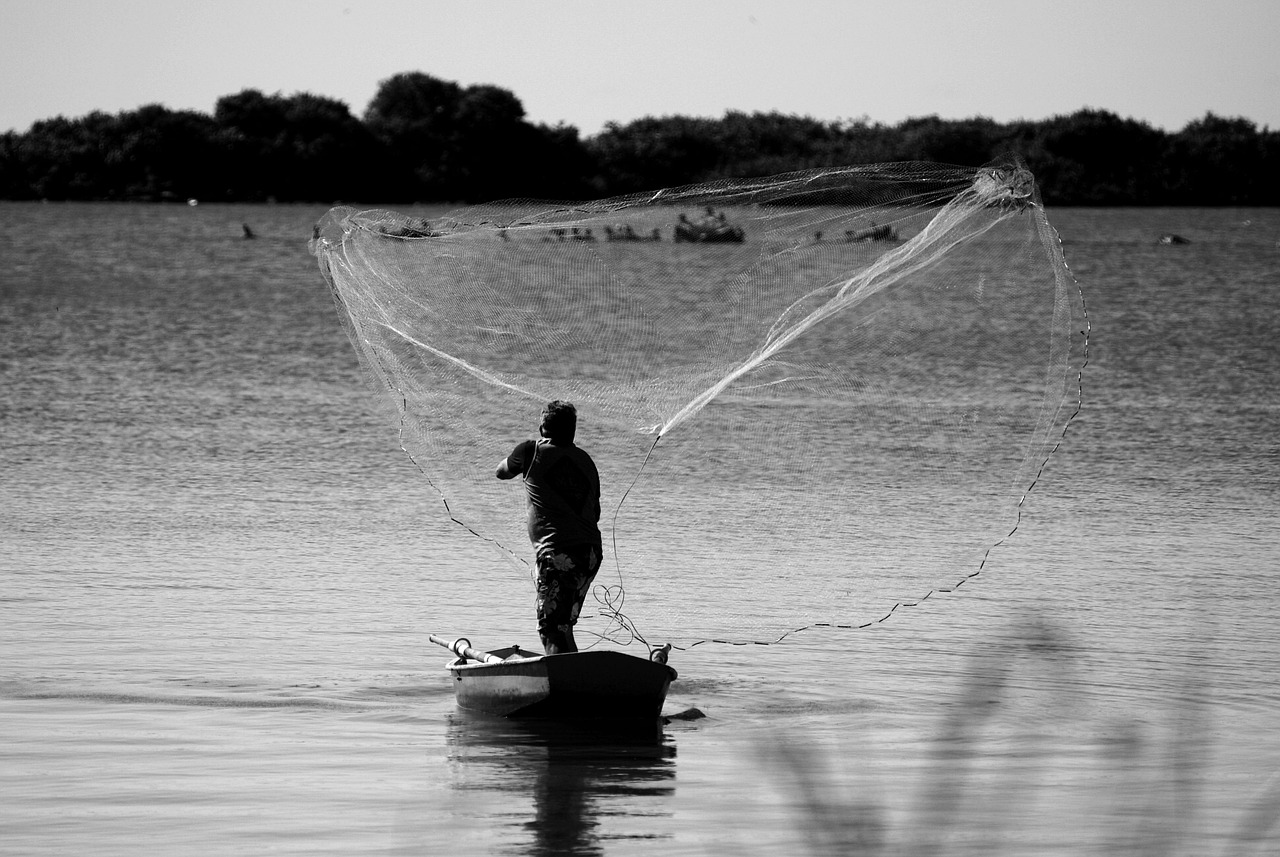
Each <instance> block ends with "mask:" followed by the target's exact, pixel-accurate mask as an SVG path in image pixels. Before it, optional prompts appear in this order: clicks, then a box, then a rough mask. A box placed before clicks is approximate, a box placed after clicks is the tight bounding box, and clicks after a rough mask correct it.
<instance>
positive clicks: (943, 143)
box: [893, 116, 1001, 167]
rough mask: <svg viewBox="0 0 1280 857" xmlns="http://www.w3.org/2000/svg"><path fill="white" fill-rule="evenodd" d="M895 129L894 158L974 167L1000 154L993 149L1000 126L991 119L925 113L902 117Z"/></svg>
mask: <svg viewBox="0 0 1280 857" xmlns="http://www.w3.org/2000/svg"><path fill="white" fill-rule="evenodd" d="M895 130H896V132H897V135H898V138H899V139H898V142H897V152H896V156H895V157H894V158H893V160H902V161H934V162H936V163H940V164H958V165H961V166H974V167H976V166H981V165H982V164H985V163H987V162H989V161H991V160H992V159H993V158H994V157H995V156H996V155H997V154H999V153H998V152H997V151H996V149H997V148H998V141H999V139H1000V132H1001V129H1000V126H999V125H998V124H996V122H995V121H993V120H991V119H986V118H982V117H977V118H973V119H960V120H945V119H940V118H938V117H937V116H924V117H920V118H917V119H907V120H904V121H903V122H901V123H899V124H898V126H897V128H896V129H895Z"/></svg>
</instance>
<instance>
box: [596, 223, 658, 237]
mask: <svg viewBox="0 0 1280 857" xmlns="http://www.w3.org/2000/svg"><path fill="white" fill-rule="evenodd" d="M604 240H606V241H661V240H662V234H661V233H659V232H658V230H657V229H655V230H653V231H652V232H650V233H649V234H648V235H641V234H640V233H639V232H636V230H635V229H634V228H633V227H632V226H631V224H630V223H617V224H614V225H613V226H606V227H605V228H604Z"/></svg>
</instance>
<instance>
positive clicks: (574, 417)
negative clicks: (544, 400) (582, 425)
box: [542, 399, 578, 443]
mask: <svg viewBox="0 0 1280 857" xmlns="http://www.w3.org/2000/svg"><path fill="white" fill-rule="evenodd" d="M542 429H543V434H545V435H546V436H547V437H549V438H551V439H552V440H557V441H564V442H566V443H572V442H573V436H574V434H576V433H577V431H578V409H577V408H575V407H574V406H573V405H571V404H569V403H568V402H563V401H561V400H560V399H556V400H555V401H554V402H549V403H548V404H547V406H546V407H545V408H543V409H542Z"/></svg>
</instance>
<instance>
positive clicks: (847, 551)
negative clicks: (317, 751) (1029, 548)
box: [312, 162, 1088, 647]
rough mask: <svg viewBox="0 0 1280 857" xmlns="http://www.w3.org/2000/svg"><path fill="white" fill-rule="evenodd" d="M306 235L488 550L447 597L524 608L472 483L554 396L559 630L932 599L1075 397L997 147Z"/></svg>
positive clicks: (1044, 449)
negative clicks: (578, 452)
mask: <svg viewBox="0 0 1280 857" xmlns="http://www.w3.org/2000/svg"><path fill="white" fill-rule="evenodd" d="M312 249H313V251H314V253H315V254H316V256H317V258H318V261H319V265H320V269H321V271H322V272H323V274H324V276H325V278H326V280H327V281H328V283H329V284H330V286H331V288H332V292H333V296H334V299H335V302H336V304H337V307H338V310H339V317H340V318H341V319H342V323H343V325H344V327H345V328H346V331H347V334H348V336H349V337H350V339H351V341H352V343H353V344H354V345H355V349H356V351H357V353H358V355H359V357H360V359H361V362H362V364H363V365H364V367H365V369H366V370H367V371H368V374H369V376H370V378H371V379H372V380H373V382H374V383H375V385H376V386H377V387H378V388H379V389H380V390H382V391H383V392H385V394H386V395H385V396H384V397H383V398H384V399H385V400H386V401H387V402H388V403H390V404H392V405H393V406H394V408H395V410H396V419H397V420H398V423H399V426H400V436H401V443H402V446H403V447H404V449H405V451H406V452H407V453H408V454H409V456H410V457H411V458H412V460H413V461H414V463H415V464H416V465H417V466H418V468H419V469H420V470H421V471H422V473H423V474H424V475H425V477H426V479H427V481H428V483H429V484H430V486H431V487H432V488H433V489H434V490H435V491H437V492H438V493H439V496H440V498H441V501H442V505H443V507H444V509H445V514H447V515H448V517H449V518H450V519H451V520H452V521H455V522H456V523H457V524H458V525H459V526H462V527H465V528H466V529H467V530H468V531H469V532H470V533H471V534H474V535H475V536H476V537H477V538H479V539H481V540H483V541H485V542H487V543H489V544H491V545H492V546H493V547H494V548H495V550H494V558H495V561H494V563H493V567H492V568H486V569H475V568H471V569H464V568H459V570H458V579H457V580H449V581H440V582H439V583H440V585H441V586H446V585H455V584H457V583H458V582H459V581H461V580H463V579H465V580H467V581H468V582H469V585H477V584H475V581H476V579H477V577H479V579H480V582H479V584H478V586H479V592H478V597H481V598H485V599H494V600H495V601H501V602H510V601H511V600H512V599H514V598H520V599H523V598H526V597H531V592H530V593H519V594H518V593H516V592H514V591H513V586H512V581H513V579H516V580H518V579H520V578H513V577H512V575H511V574H509V573H506V572H501V568H503V567H504V566H505V567H509V568H513V569H515V570H516V571H517V572H518V574H519V575H521V576H522V577H523V579H524V580H525V581H528V582H529V585H530V586H531V581H532V575H531V573H530V571H531V564H532V548H531V546H530V545H529V543H528V540H527V536H526V535H525V531H524V521H525V516H524V510H523V504H524V502H525V501H524V496H523V492H522V491H517V490H512V486H511V485H510V484H504V483H500V482H499V481H498V480H496V479H495V478H494V470H495V468H496V465H497V463H498V462H499V461H500V460H501V459H502V457H503V456H505V455H506V454H507V453H508V452H510V451H511V449H512V448H513V447H514V446H515V444H516V443H517V442H519V441H521V440H524V439H526V438H528V437H533V436H536V427H537V421H538V414H539V412H540V410H541V408H542V406H543V405H544V404H545V403H546V402H547V401H550V400H552V399H567V400H569V401H572V402H574V404H575V405H576V406H577V408H578V412H579V430H578V444H579V445H580V446H582V447H583V448H584V449H586V450H587V451H588V452H589V453H590V454H591V455H592V457H593V458H594V459H595V461H596V463H597V465H598V467H599V469H600V473H601V482H602V498H601V506H602V509H603V510H604V512H603V514H602V520H601V530H602V534H603V536H604V545H605V553H606V558H605V563H604V564H603V566H602V569H601V572H600V574H599V575H598V576H597V579H596V586H595V589H594V594H595V598H594V599H588V604H587V606H586V607H584V610H583V616H582V618H581V620H580V624H579V626H578V627H579V631H578V636H579V639H583V637H584V636H591V635H594V636H595V638H596V639H609V640H613V641H615V642H619V643H626V642H628V641H630V640H632V639H639V640H642V641H649V640H661V641H668V642H672V643H673V644H675V645H676V646H677V647H688V646H692V645H698V644H700V643H705V642H718V643H729V644H748V643H768V642H774V641H777V640H780V639H782V638H784V637H786V636H787V635H789V634H793V633H795V632H796V631H799V630H803V629H811V628H858V627H868V626H870V625H871V624H874V623H876V622H879V621H883V619H884V618H885V617H887V616H888V615H891V614H892V613H893V611H894V610H896V609H897V608H898V607H899V606H909V605H912V604H917V603H919V602H920V601H921V600H923V599H924V598H927V597H929V596H930V595H932V594H933V593H935V592H947V591H951V590H953V589H955V588H956V587H957V586H959V585H961V584H963V582H964V581H965V580H967V579H970V578H971V577H973V576H975V575H976V574H977V573H979V572H980V571H981V569H982V567H983V566H984V564H985V563H986V561H987V558H988V556H989V554H990V551H991V550H992V548H993V546H996V545H999V544H1000V543H1001V542H1003V541H1004V540H1005V539H1007V538H1008V536H1009V535H1010V534H1011V533H1012V532H1013V531H1014V530H1016V528H1017V524H1018V521H1019V520H1020V516H1021V513H1022V507H1023V503H1024V500H1025V497H1026V494H1027V492H1028V491H1029V490H1030V488H1031V486H1032V485H1033V484H1035V482H1036V480H1037V479H1038V478H1039V476H1040V474H1041V472H1042V470H1043V468H1044V466H1045V463H1046V462H1047V461H1048V459H1049V457H1050V455H1051V454H1052V452H1053V451H1054V450H1055V449H1056V448H1057V446H1058V444H1060V443H1061V441H1062V438H1063V436H1064V433H1065V431H1066V428H1067V425H1068V423H1069V422H1070V419H1071V418H1072V416H1073V415H1074V414H1075V412H1076V411H1077V409H1078V407H1079V402H1080V373H1081V371H1082V370H1083V366H1084V363H1085V360H1086V359H1087V338H1088V323H1087V319H1086V318H1085V315H1084V305H1083V299H1082V297H1081V295H1080V291H1079V288H1078V287H1077V286H1076V284H1075V282H1074V280H1073V279H1072V277H1071V275H1070V272H1069V271H1068V269H1067V267H1066V264H1065V261H1064V259H1063V256H1062V251H1061V244H1060V241H1059V240H1058V236H1057V233H1056V232H1055V231H1054V230H1053V228H1052V227H1051V226H1050V225H1049V222H1048V219H1047V217H1046V216H1045V212H1044V208H1043V206H1042V205H1041V202H1040V199H1039V196H1038V192H1037V190H1036V186H1035V182H1034V179H1033V177H1032V176H1031V174H1030V173H1029V172H1028V171H1027V170H1026V169H1025V167H1024V166H1023V165H1021V164H1020V163H1017V162H1010V163H1002V164H997V165H991V166H987V167H983V168H981V169H974V168H972V167H950V166H941V165H937V164H918V163H905V164H881V165H861V166H852V167H846V168H840V169H824V170H814V171H807V172H800V173H790V174H785V175H781V176H775V177H768V178H757V179H747V180H739V181H722V182H716V183H711V184H706V185H698V186H690V187H681V188H668V189H663V190H659V191H656V192H653V193H647V194H638V195H633V196H627V197H619V198H611V199H605V200H599V201H594V202H584V203H572V204H557V203H547V202H531V201H519V200H517V201H505V202H498V203H492V204H488V205H483V206H476V207H472V208H466V209H462V210H459V211H455V212H452V213H450V214H448V215H445V216H442V217H434V218H421V217H416V216H411V215H407V214H400V213H395V212H390V211H382V210H371V211H359V210H355V209H351V208H345V207H339V208H335V209H333V210H332V211H330V212H329V213H328V214H327V215H326V216H325V217H324V218H323V219H322V220H321V222H320V223H319V224H317V226H316V230H315V235H314V238H313V241H312ZM499 558H501V560H502V562H499V561H498V559H499ZM624 602H625V605H626V611H625V612H624V610H623V607H624Z"/></svg>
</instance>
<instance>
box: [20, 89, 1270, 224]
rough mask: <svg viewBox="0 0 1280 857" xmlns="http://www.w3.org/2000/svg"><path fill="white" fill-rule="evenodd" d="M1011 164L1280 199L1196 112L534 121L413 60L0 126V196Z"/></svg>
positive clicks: (593, 191) (592, 185)
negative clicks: (348, 82)
mask: <svg viewBox="0 0 1280 857" xmlns="http://www.w3.org/2000/svg"><path fill="white" fill-rule="evenodd" d="M1009 154H1017V155H1019V156H1021V157H1022V158H1023V160H1025V161H1026V163H1027V165H1028V166H1029V167H1030V168H1031V170H1032V172H1034V173H1035V175H1036V177H1037V180H1038V181H1039V183H1040V188H1041V193H1042V195H1043V197H1044V199H1045V201H1046V202H1047V203H1050V204H1055V205H1137V206H1142V205H1164V206H1175V205H1206V206H1213V205H1241V206H1275V205H1280V133H1278V132H1275V131H1271V130H1270V129H1268V128H1265V127H1264V128H1262V129H1259V128H1258V127H1257V126H1256V125H1255V124H1254V123H1253V122H1251V121H1249V120H1247V119H1243V118H1231V117H1223V116H1217V115H1215V114H1213V113H1208V114H1206V115H1205V116H1204V117H1203V118H1201V119H1197V120H1195V121H1193V122H1191V123H1189V124H1188V125H1187V126H1186V127H1185V128H1183V129H1182V130H1181V131H1178V132H1176V133H1168V132H1165V131H1162V130H1159V129H1156V128H1153V127H1152V126H1150V125H1149V124H1147V123H1145V122H1141V121H1138V120H1135V119H1126V118H1121V117H1120V116H1117V115H1116V114H1114V113H1111V112H1108V111H1105V110H1096V109H1082V110H1079V111H1077V112H1075V113H1073V114H1070V115H1066V116H1055V117H1052V118H1049V119H1045V120H1035V121H1032V120H1020V121H1015V122H1008V123H999V122H995V121H993V120H990V119H985V118H971V119H960V120H948V119H941V118H938V117H937V116H927V117H921V118H913V119H907V120H905V121H903V122H900V123H898V124H897V125H884V124H880V123H874V124H873V123H870V122H868V121H866V120H853V121H850V120H841V121H830V122H828V121H820V120H817V119H812V118H808V117H803V116H795V115H788V114H781V113H776V112H775V113H742V112H736V111H730V112H728V113H726V114H725V115H724V116H723V117H721V118H718V119H712V118H697V117H688V116H663V117H645V118H643V119H638V120H635V121H633V122H628V123H625V124H619V123H611V124H609V125H607V126H606V127H605V129H604V130H603V131H602V132H600V133H599V134H597V135H595V136H593V137H587V138H585V139H584V138H582V137H581V136H580V135H579V132H578V130H577V129H575V128H573V127H570V126H566V125H563V124H562V125H556V126H548V125H544V124H538V123H532V122H529V121H528V120H527V119H526V118H525V112H524V107H523V105H522V104H521V103H520V100H519V99H518V98H517V97H516V96H515V95H514V94H513V93H512V92H510V91H509V90H506V89H503V88H501V87H497V86H488V85H476V86H466V87H464V86H461V85H459V84H457V83H454V82H451V81H446V80H441V79H439V78H435V77H432V76H430V75H427V74H423V73H421V72H406V73H402V74H397V75H394V76H393V77H390V78H388V79H387V80H384V81H382V82H381V84H380V85H379V87H378V90H377V92H376V94H375V95H374V97H373V100H372V101H371V102H370V103H369V105H368V108H367V109H366V110H365V112H364V115H363V116H362V117H359V118H357V117H356V116H354V115H352V113H351V111H350V108H348V106H347V105H346V104H344V103H343V102H341V101H338V100H335V99H332V98H326V97H324V96H319V95H313V94H310V93H297V94H294V95H290V96H285V95H281V94H275V95H267V94H264V93H262V92H260V91H258V90H254V89H246V90H244V91H242V92H239V93H237V94H234V95H227V96H224V97H222V98H220V99H218V101H217V103H216V105H215V107H214V111H213V114H212V115H209V114H205V113H201V112H198V111H192V110H171V109H169V108H167V107H164V106H162V105H147V106H144V107H140V108H138V109H137V110H130V111H124V112H121V113H117V114H107V113H104V112H101V111H95V112H92V113H89V114H88V115H86V116H82V117H79V118H65V117H62V116H58V117H56V118H53V119H46V120H42V121H39V122H36V123H34V124H33V125H32V126H31V128H30V129H29V130H27V131H26V132H21V133H20V132H17V131H11V132H8V133H6V134H4V135H0V198H3V199H10V200H24V199H48V200H156V201H160V200H186V199H189V198H197V199H200V200H208V201H267V200H275V201H279V202H325V203H329V202H334V201H339V200H341V201H351V202H354V201H364V202H370V203H383V202H385V203H406V202H415V201H420V202H463V201H467V202H483V201H486V200H495V199H502V198H510V197H532V198H541V199H561V200H569V199H587V198H599V197H608V196H617V195H622V194H627V193H636V192H641V191H645V190H652V189H656V188H659V187H672V186H678V185H686V184H696V183H700V182H705V181H712V180H715V179H722V178H739V177H745V176H760V175H772V174H776V173H784V172H791V171H794V170H803V169H810V168H816V167H831V166H843V165H849V164H862V163H884V162H892V161H933V162H937V163H949V164H960V165H970V166H980V165H982V164H985V163H989V162H991V161H993V160H996V159H998V158H1001V157H1004V156H1006V155H1009Z"/></svg>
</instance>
